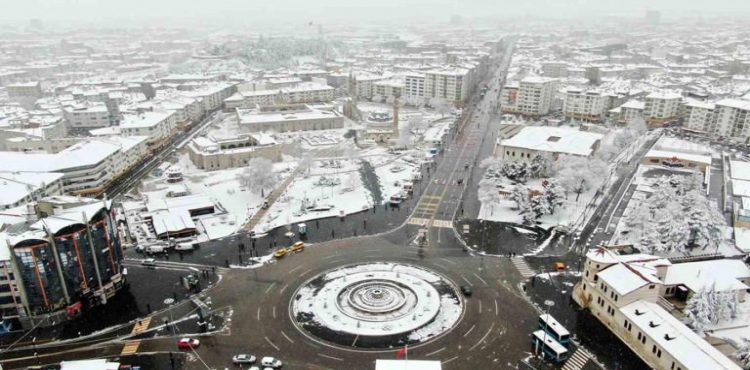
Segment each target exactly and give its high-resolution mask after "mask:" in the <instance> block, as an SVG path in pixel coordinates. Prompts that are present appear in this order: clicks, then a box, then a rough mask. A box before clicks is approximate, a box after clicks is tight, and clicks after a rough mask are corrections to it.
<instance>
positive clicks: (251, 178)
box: [237, 158, 277, 193]
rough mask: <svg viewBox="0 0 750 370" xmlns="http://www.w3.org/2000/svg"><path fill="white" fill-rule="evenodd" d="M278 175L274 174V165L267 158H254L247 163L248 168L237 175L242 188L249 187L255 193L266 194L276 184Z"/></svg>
mask: <svg viewBox="0 0 750 370" xmlns="http://www.w3.org/2000/svg"><path fill="white" fill-rule="evenodd" d="M276 180H277V178H276V173H275V172H273V163H272V162H271V161H270V160H269V159H266V158H253V159H251V160H250V161H249V162H248V163H247V168H245V169H244V170H243V171H242V172H240V173H239V174H237V181H238V182H239V183H240V186H243V187H247V188H249V189H251V190H253V191H260V192H261V193H264V192H265V191H266V190H267V189H269V188H271V187H272V186H274V185H275V184H276Z"/></svg>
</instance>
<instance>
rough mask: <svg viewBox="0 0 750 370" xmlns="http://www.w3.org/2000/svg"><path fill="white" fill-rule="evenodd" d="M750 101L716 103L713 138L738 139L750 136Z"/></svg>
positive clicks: (734, 100)
mask: <svg viewBox="0 0 750 370" xmlns="http://www.w3.org/2000/svg"><path fill="white" fill-rule="evenodd" d="M748 113H750V101H747V100H739V99H722V100H719V101H717V102H716V112H715V114H716V126H715V127H716V128H715V130H714V132H713V135H712V136H722V137H727V138H736V139H740V140H741V141H745V140H747V138H748V136H750V114H748Z"/></svg>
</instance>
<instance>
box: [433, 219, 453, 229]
mask: <svg viewBox="0 0 750 370" xmlns="http://www.w3.org/2000/svg"><path fill="white" fill-rule="evenodd" d="M432 226H435V227H445V228H449V229H450V228H453V222H451V221H450V220H434V221H432Z"/></svg>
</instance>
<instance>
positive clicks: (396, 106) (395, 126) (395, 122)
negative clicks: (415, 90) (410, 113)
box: [393, 94, 398, 139]
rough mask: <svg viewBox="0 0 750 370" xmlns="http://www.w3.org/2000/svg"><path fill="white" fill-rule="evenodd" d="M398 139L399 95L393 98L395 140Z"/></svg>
mask: <svg viewBox="0 0 750 370" xmlns="http://www.w3.org/2000/svg"><path fill="white" fill-rule="evenodd" d="M397 137H398V94H396V95H395V96H394V97H393V138H394V139H395V138H397Z"/></svg>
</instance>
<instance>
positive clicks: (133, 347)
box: [120, 340, 141, 356]
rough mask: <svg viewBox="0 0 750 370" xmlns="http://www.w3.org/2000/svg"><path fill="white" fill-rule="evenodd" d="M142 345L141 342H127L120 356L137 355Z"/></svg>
mask: <svg viewBox="0 0 750 370" xmlns="http://www.w3.org/2000/svg"><path fill="white" fill-rule="evenodd" d="M140 345H141V341H140V340H129V341H127V342H125V346H124V347H122V352H120V355H123V356H124V355H130V354H133V353H136V352H137V351H138V346H140Z"/></svg>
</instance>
